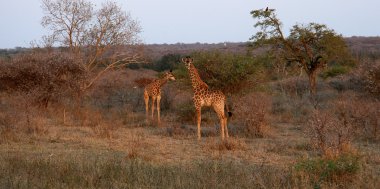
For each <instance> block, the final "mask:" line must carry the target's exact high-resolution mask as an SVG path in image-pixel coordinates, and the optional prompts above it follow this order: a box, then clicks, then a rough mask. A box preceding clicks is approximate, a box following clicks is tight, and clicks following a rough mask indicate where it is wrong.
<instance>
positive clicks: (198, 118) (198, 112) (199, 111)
mask: <svg viewBox="0 0 380 189" xmlns="http://www.w3.org/2000/svg"><path fill="white" fill-rule="evenodd" d="M196 114H197V127H198V130H197V133H198V140H200V139H201V108H197V109H196Z"/></svg>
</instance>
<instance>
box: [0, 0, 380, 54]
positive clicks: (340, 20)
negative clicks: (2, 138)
mask: <svg viewBox="0 0 380 189" xmlns="http://www.w3.org/2000/svg"><path fill="white" fill-rule="evenodd" d="M115 1H116V2H119V3H120V4H121V6H122V7H123V9H124V10H126V11H129V12H130V13H131V14H132V16H133V17H134V18H135V19H137V20H138V21H139V22H140V25H141V26H142V28H143V32H142V33H141V39H142V40H143V42H144V43H146V44H153V43H158V44H161V43H168V44H172V43H177V42H181V43H195V42H200V43H219V42H225V41H227V42H245V41H247V40H248V39H249V38H250V37H251V36H252V35H253V34H254V33H255V32H256V30H255V29H254V28H253V25H254V24H255V20H253V18H252V17H251V15H250V11H251V10H254V9H260V8H265V7H267V6H269V8H274V9H276V10H277V11H276V12H277V16H278V18H279V19H280V20H281V21H282V22H283V24H284V26H283V29H284V31H289V28H290V27H291V26H293V25H294V24H297V23H310V22H316V23H321V24H326V25H327V26H328V27H329V28H332V29H334V30H335V31H336V32H338V33H340V34H342V35H343V36H345V37H350V36H380V0H115ZM94 2H97V3H99V2H103V1H102V0H96V1H94ZM40 4H41V1H40V0H1V3H0V5H1V6H0V23H1V28H0V48H13V47H16V46H20V47H30V42H31V41H33V40H36V41H38V40H40V39H41V36H42V35H44V34H47V33H48V31H47V30H45V29H44V28H43V27H42V26H41V24H40V22H41V18H42V16H43V13H42V9H41V7H40Z"/></svg>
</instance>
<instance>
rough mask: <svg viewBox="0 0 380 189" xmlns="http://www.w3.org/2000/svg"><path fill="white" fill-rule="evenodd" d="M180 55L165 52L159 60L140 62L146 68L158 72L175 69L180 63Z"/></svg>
mask: <svg viewBox="0 0 380 189" xmlns="http://www.w3.org/2000/svg"><path fill="white" fill-rule="evenodd" d="M180 59H181V55H179V54H166V55H164V56H162V57H161V58H160V59H159V60H156V61H153V62H152V63H149V64H142V65H141V66H142V67H143V68H146V69H152V70H155V71H158V72H162V71H165V70H173V69H176V68H177V67H178V65H179V63H180Z"/></svg>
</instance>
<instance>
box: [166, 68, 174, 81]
mask: <svg viewBox="0 0 380 189" xmlns="http://www.w3.org/2000/svg"><path fill="white" fill-rule="evenodd" d="M164 78H165V79H167V80H172V81H174V80H175V77H174V75H173V72H172V70H170V71H168V72H165V75H164Z"/></svg>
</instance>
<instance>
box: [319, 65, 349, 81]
mask: <svg viewBox="0 0 380 189" xmlns="http://www.w3.org/2000/svg"><path fill="white" fill-rule="evenodd" d="M349 71H350V68H349V67H347V66H342V65H334V66H331V67H329V68H328V69H327V70H326V71H324V72H323V73H322V74H321V76H322V78H324V79H327V78H329V77H335V76H338V75H343V74H346V73H348V72H349Z"/></svg>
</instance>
